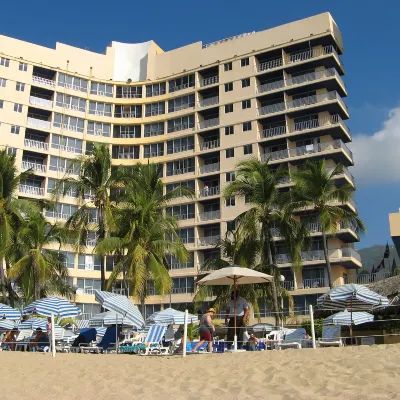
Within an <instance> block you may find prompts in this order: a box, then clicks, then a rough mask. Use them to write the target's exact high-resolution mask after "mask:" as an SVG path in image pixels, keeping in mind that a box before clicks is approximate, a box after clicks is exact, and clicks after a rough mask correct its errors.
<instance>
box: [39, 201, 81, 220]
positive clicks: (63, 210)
mask: <svg viewBox="0 0 400 400" xmlns="http://www.w3.org/2000/svg"><path fill="white" fill-rule="evenodd" d="M77 211H78V206H74V205H72V204H65V203H57V204H56V206H55V207H54V208H52V209H50V210H46V217H49V218H57V219H62V220H68V219H69V218H71V217H72V215H74V214H75V213H76V212H77Z"/></svg>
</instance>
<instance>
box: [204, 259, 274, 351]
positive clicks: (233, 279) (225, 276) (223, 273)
mask: <svg viewBox="0 0 400 400" xmlns="http://www.w3.org/2000/svg"><path fill="white" fill-rule="evenodd" d="M273 280H274V278H273V276H271V275H267V274H263V273H262V272H258V271H255V270H253V269H249V268H243V267H240V266H239V265H232V266H230V267H226V268H221V269H219V270H217V271H214V272H211V273H210V274H208V275H207V276H205V277H204V278H203V279H201V280H200V281H199V282H198V283H199V284H200V285H208V286H210V285H212V286H213V285H233V293H234V299H233V304H234V307H233V308H234V332H235V334H234V350H235V351H236V350H237V335H236V289H237V285H248V284H253V283H267V282H272V281H273Z"/></svg>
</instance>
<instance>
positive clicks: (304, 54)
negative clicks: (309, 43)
mask: <svg viewBox="0 0 400 400" xmlns="http://www.w3.org/2000/svg"><path fill="white" fill-rule="evenodd" d="M329 54H333V55H335V56H336V58H337V59H338V61H339V63H340V64H341V66H343V63H342V62H341V60H340V58H339V54H338V53H337V51H336V50H335V48H334V47H333V46H332V45H330V46H324V47H322V48H319V49H310V50H306V51H300V52H296V53H290V54H288V60H287V63H288V64H295V63H298V62H302V61H307V60H310V59H312V58H318V57H322V56H326V55H329Z"/></svg>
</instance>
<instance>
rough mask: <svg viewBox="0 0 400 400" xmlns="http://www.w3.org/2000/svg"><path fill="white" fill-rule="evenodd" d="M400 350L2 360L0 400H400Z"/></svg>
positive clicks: (16, 356) (2, 355) (10, 356)
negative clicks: (134, 399) (136, 399)
mask: <svg viewBox="0 0 400 400" xmlns="http://www.w3.org/2000/svg"><path fill="white" fill-rule="evenodd" d="M399 360H400V344H396V345H380V346H377V345H375V346H359V347H352V348H351V347H345V348H326V349H316V350H313V349H302V350H284V351H261V352H246V353H238V354H228V353H226V354H198V355H196V354H195V355H188V356H187V357H186V358H185V359H183V358H182V357H180V356H165V357H142V356H133V355H122V354H120V355H115V354H108V355H97V354H57V356H56V358H55V359H53V358H51V357H50V356H49V355H48V354H39V353H22V352H15V353H11V352H4V351H3V352H0V362H1V374H0V387H1V393H2V396H1V397H2V398H3V399H20V400H22V399H30V400H36V399H38V400H43V399H58V400H61V399H79V400H81V399H85V400H89V399H96V400H102V399H122V398H124V399H128V398H140V399H142V400H144V399H146V400H147V399H149V400H153V399H185V400H200V399H201V400H204V399H218V400H225V399H227V400H228V399H230V400H232V399H269V400H291V399H293V400H302V399H324V400H329V399H335V400H337V399H348V400H352V399H359V400H368V399H371V400H374V399H399V398H400V379H399V377H400V362H399Z"/></svg>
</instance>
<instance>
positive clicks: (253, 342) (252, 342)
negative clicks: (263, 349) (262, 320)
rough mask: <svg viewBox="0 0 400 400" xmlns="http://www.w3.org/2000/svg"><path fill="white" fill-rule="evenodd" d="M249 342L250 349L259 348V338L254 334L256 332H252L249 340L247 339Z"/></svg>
mask: <svg viewBox="0 0 400 400" xmlns="http://www.w3.org/2000/svg"><path fill="white" fill-rule="evenodd" d="M247 343H248V344H249V351H256V350H257V345H258V339H257V338H256V337H255V336H254V334H251V335H250V337H249V340H248V341H247Z"/></svg>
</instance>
